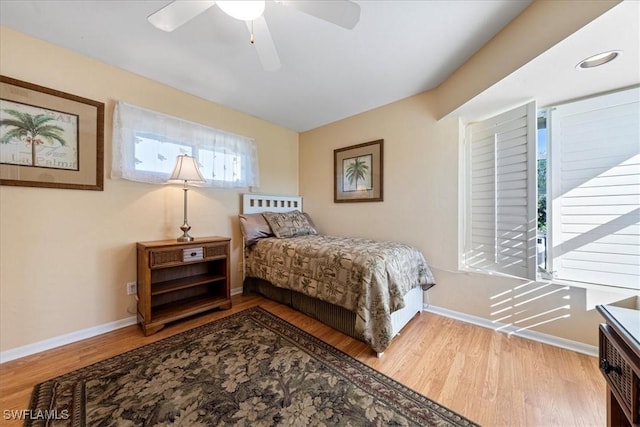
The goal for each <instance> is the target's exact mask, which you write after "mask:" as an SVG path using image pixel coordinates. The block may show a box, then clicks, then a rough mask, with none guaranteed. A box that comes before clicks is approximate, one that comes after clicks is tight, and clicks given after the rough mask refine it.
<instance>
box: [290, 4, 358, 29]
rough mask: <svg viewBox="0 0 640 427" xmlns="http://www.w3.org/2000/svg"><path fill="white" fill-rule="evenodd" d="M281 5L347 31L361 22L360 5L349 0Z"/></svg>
mask: <svg viewBox="0 0 640 427" xmlns="http://www.w3.org/2000/svg"><path fill="white" fill-rule="evenodd" d="M280 3H282V4H283V5H286V6H290V7H293V8H295V9H297V10H299V11H300V12H304V13H306V14H307V15H311V16H315V17H316V18H320V19H322V20H324V21H327V22H331V23H332V24H335V25H338V26H340V27H342V28H346V29H347V30H352V29H353V28H354V27H355V26H356V24H357V23H358V21H360V5H359V4H357V3H354V2H352V1H349V0H332V1H326V0H325V1H318V0H304V1H302V0H298V1H296V0H282V1H280Z"/></svg>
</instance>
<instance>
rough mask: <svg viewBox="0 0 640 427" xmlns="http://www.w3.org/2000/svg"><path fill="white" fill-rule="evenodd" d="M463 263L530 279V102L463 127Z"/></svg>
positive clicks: (532, 218)
mask: <svg viewBox="0 0 640 427" xmlns="http://www.w3.org/2000/svg"><path fill="white" fill-rule="evenodd" d="M467 159H468V164H469V170H468V182H467V204H468V207H467V221H466V224H467V230H466V243H465V256H464V262H465V265H466V266H467V267H469V268H473V269H481V270H488V271H496V272H501V273H506V274H510V275H514V276H518V277H523V278H529V279H532V280H535V277H536V250H535V247H536V106H535V102H532V103H530V104H527V105H524V106H522V107H519V108H517V109H515V110H511V111H508V112H506V113H503V114H500V115H499V116H496V117H492V118H490V119H487V120H484V121H482V122H478V123H474V124H472V125H470V126H468V127H467Z"/></svg>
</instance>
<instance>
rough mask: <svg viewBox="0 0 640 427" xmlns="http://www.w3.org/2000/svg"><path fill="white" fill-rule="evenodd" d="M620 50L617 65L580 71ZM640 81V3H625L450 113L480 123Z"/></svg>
mask: <svg viewBox="0 0 640 427" xmlns="http://www.w3.org/2000/svg"><path fill="white" fill-rule="evenodd" d="M610 50H621V51H622V55H621V56H620V57H619V58H617V59H616V60H615V61H612V62H610V63H608V64H605V65H603V66H601V67H597V68H592V69H587V70H577V69H576V68H575V66H576V65H577V64H578V63H579V62H580V61H582V60H584V59H586V58H588V57H590V56H592V55H595V54H598V53H602V52H607V51H610ZM639 83H640V1H638V0H631V1H630V0H627V1H623V2H622V3H620V4H619V5H617V6H615V7H614V8H612V9H610V10H609V11H608V12H606V13H604V14H603V15H602V16H600V17H599V18H597V19H596V20H594V21H592V22H590V23H589V24H587V25H586V26H584V27H583V28H581V29H580V30H578V31H576V32H575V33H573V34H572V35H570V36H569V37H567V38H566V39H564V40H563V41H561V42H560V43H558V44H557V45H555V46H554V47H552V48H551V49H549V50H548V51H546V52H544V53H543V54H542V55H540V56H538V57H537V58H535V59H533V60H532V61H530V62H529V63H528V64H526V65H525V66H524V67H522V68H521V69H519V70H517V71H515V72H514V73H512V74H511V75H509V76H507V77H506V78H505V79H503V80H501V81H500V82H498V83H496V84H495V85H494V86H492V87H491V88H489V89H487V90H486V91H484V92H483V93H481V94H480V95H478V96H477V97H476V98H474V99H472V100H471V101H469V102H467V103H466V104H465V105H463V106H461V107H459V108H458V109H457V110H456V111H454V112H452V113H451V114H452V115H456V116H460V117H463V119H465V121H475V120H480V119H482V118H485V117H489V116H492V115H494V114H497V113H500V112H503V111H506V110H508V109H509V108H511V107H515V106H518V105H522V104H524V103H526V102H529V101H531V100H535V101H536V102H537V105H538V106H539V107H549V106H554V105H558V104H562V103H565V102H567V101H572V100H575V99H578V98H583V97H585V96H589V95H593V94H598V93H604V92H608V91H612V90H616V89H621V88H625V87H629V86H635V85H638V84H639Z"/></svg>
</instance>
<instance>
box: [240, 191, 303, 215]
mask: <svg viewBox="0 0 640 427" xmlns="http://www.w3.org/2000/svg"><path fill="white" fill-rule="evenodd" d="M295 210H299V211H300V212H303V210H302V197H300V196H273V195H267V194H243V195H242V213H243V214H252V213H262V212H289V211H295Z"/></svg>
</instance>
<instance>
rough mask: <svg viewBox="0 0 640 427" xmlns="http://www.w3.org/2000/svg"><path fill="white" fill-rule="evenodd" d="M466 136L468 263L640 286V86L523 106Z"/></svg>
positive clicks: (540, 276) (531, 274) (541, 275)
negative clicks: (545, 104)
mask: <svg viewBox="0 0 640 427" xmlns="http://www.w3.org/2000/svg"><path fill="white" fill-rule="evenodd" d="M525 110H526V111H525ZM531 117H535V120H532V119H531ZM524 122H527V123H532V122H533V123H536V122H537V127H536V128H532V127H531V126H524ZM517 123H518V124H517ZM525 135H526V138H528V140H529V143H528V144H527V145H525V144H524V142H523V141H524V140H523V138H524V137H525ZM536 136H537V144H536V142H535V140H536V138H535V137H536ZM532 140H533V142H532ZM467 141H468V143H467V159H468V163H469V167H468V171H467V173H468V176H467V182H466V184H467V193H468V194H467V199H466V200H467V206H468V207H467V209H466V211H467V212H466V213H467V217H466V230H467V232H466V236H465V238H466V241H465V251H464V264H465V266H466V267H469V268H473V269H483V270H488V271H492V272H503V273H508V274H512V275H515V276H518V277H523V278H527V279H531V280H536V279H557V280H566V281H572V282H583V283H591V284H599V285H606V286H615V287H621V288H628V289H640V89H638V88H636V89H631V90H625V91H621V92H617V93H613V94H608V95H604V96H598V97H594V98H590V99H587V100H582V101H578V102H573V103H568V104H564V105H559V106H556V107H553V108H548V109H544V110H541V111H539V112H536V111H535V108H532V106H531V105H529V106H525V107H521V108H519V109H516V110H514V111H511V112H507V113H504V114H502V115H500V116H498V117H495V118H492V119H488V120H485V121H483V122H480V123H474V124H472V125H469V126H468V129H467ZM517 141H520V142H517ZM532 144H533V145H532ZM525 158H526V159H527V160H526V162H525V160H524V159H525ZM532 205H533V206H534V208H533V209H531V206H532ZM534 241H535V244H533V243H532V242H534ZM532 261H533V262H532Z"/></svg>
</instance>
